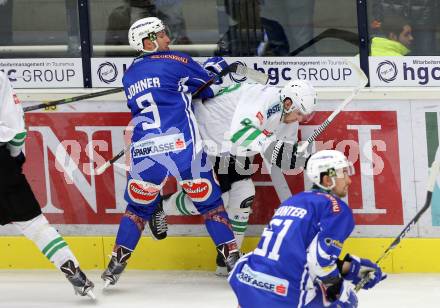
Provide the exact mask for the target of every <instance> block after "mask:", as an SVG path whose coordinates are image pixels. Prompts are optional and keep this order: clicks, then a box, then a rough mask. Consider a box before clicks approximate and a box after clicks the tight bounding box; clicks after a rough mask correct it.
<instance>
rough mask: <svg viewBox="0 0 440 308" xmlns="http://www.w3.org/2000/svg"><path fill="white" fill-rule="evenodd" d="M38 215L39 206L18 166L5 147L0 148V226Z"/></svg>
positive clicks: (39, 212) (39, 211)
mask: <svg viewBox="0 0 440 308" xmlns="http://www.w3.org/2000/svg"><path fill="white" fill-rule="evenodd" d="M40 214H41V208H40V205H39V203H38V201H37V199H36V198H35V195H34V193H33V192H32V189H31V187H30V186H29V183H28V181H27V180H26V177H25V176H24V174H23V172H22V168H21V166H20V164H19V163H18V162H17V161H16V160H15V159H14V158H12V157H11V156H10V155H9V151H8V149H6V147H5V146H0V225H6V224H8V223H10V222H13V221H27V220H30V219H32V218H35V217H36V216H38V215H40Z"/></svg>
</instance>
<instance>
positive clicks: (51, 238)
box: [13, 214, 79, 268]
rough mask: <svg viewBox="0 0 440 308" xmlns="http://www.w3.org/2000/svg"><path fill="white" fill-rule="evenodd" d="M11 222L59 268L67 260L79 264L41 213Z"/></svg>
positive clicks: (76, 265)
mask: <svg viewBox="0 0 440 308" xmlns="http://www.w3.org/2000/svg"><path fill="white" fill-rule="evenodd" d="M13 224H14V225H15V226H17V227H18V229H20V231H21V232H22V233H23V234H24V236H26V237H27V238H28V239H30V240H31V241H33V242H34V243H35V244H36V245H37V246H38V248H39V249H40V250H41V252H42V253H43V254H44V255H45V256H46V258H48V259H49V261H50V262H52V263H53V264H54V265H55V266H56V267H57V268H61V266H62V265H63V264H64V263H66V262H67V261H69V260H71V261H73V263H74V265H75V267H78V266H79V262H78V260H77V259H76V258H75V256H74V255H73V253H72V251H71V250H70V248H69V246H68V245H67V243H66V242H65V241H64V239H63V238H62V237H61V235H60V234H59V233H58V232H57V230H55V229H54V228H53V227H52V226H51V225H49V222H48V221H47V219H46V217H44V215H43V214H41V215H38V216H37V217H35V218H33V219H31V220H28V221H23V222H14V223H13Z"/></svg>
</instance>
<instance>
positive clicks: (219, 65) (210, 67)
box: [203, 57, 228, 85]
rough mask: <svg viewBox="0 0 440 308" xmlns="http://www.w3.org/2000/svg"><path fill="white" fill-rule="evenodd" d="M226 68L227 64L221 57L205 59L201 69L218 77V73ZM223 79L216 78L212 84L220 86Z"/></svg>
mask: <svg viewBox="0 0 440 308" xmlns="http://www.w3.org/2000/svg"><path fill="white" fill-rule="evenodd" d="M227 67H228V63H226V61H225V59H223V58H222V57H211V58H208V59H206V61H205V62H204V63H203V68H204V69H205V70H207V71H209V72H211V73H214V74H215V75H217V76H218V75H220V73H221V72H222V71H223V70H224V69H226V68H227ZM222 83H223V79H222V78H218V79H217V80H216V81H215V82H214V84H217V85H219V84H222Z"/></svg>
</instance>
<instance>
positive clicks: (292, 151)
mask: <svg viewBox="0 0 440 308" xmlns="http://www.w3.org/2000/svg"><path fill="white" fill-rule="evenodd" d="M297 147H298V144H297V143H290V142H285V141H282V140H275V141H273V142H271V143H270V144H269V146H268V147H267V148H266V150H265V151H264V153H263V156H264V158H266V159H267V160H268V161H269V162H270V163H271V164H272V165H275V166H277V167H279V168H281V170H292V169H295V168H298V167H302V166H300V165H299V164H298V163H299V161H298V163H297V161H296V149H297Z"/></svg>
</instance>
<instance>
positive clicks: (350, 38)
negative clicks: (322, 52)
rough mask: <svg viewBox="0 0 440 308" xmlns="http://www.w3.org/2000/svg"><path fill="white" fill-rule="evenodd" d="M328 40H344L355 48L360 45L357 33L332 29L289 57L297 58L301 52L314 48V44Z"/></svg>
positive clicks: (291, 53)
mask: <svg viewBox="0 0 440 308" xmlns="http://www.w3.org/2000/svg"><path fill="white" fill-rule="evenodd" d="M326 38H336V39H340V40H343V41H345V42H347V43H350V44H353V45H355V46H358V45H359V35H358V34H357V33H354V32H350V31H347V30H341V29H334V28H330V29H327V30H325V31H323V32H321V33H320V34H318V35H317V36H315V37H314V38H312V39H311V40H310V41H308V42H306V43H304V44H303V45H301V46H300V47H298V48H297V49H295V50H294V51H291V52H290V53H289V56H291V57H293V56H296V55H297V54H299V53H300V52H302V51H304V50H306V49H307V48H309V47H310V46H312V45H314V44H316V43H318V42H319V41H321V40H323V39H326Z"/></svg>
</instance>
